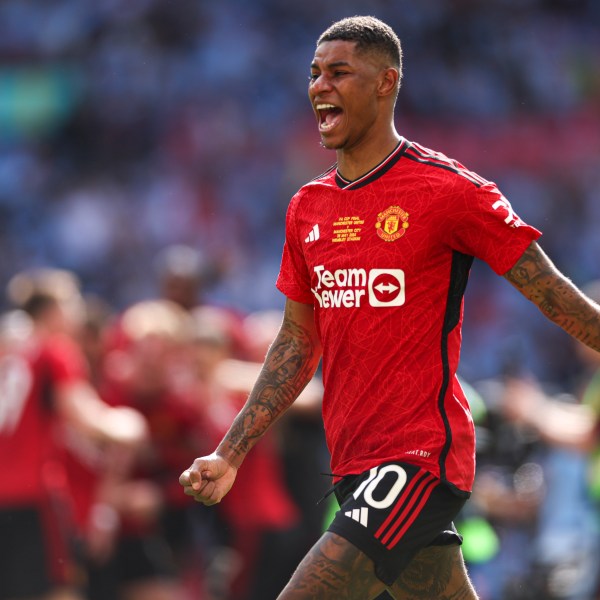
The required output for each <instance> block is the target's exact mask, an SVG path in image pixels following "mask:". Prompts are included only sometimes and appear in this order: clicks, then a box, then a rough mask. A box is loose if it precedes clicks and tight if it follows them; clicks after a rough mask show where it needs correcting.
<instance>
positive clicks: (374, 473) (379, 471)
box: [353, 465, 407, 508]
mask: <svg viewBox="0 0 600 600" xmlns="http://www.w3.org/2000/svg"><path fill="white" fill-rule="evenodd" d="M388 473H395V475H396V481H395V482H394V485H393V486H392V487H391V488H390V489H389V491H388V493H387V494H386V496H385V498H382V499H381V500H375V499H374V498H373V494H374V492H375V490H376V489H377V486H378V485H379V484H380V483H381V481H382V479H383V478H384V477H385V476H386V475H387V474H388ZM406 479H407V475H406V471H405V470H404V469H403V468H402V467H401V466H400V465H386V466H385V467H381V468H379V467H373V468H372V469H371V471H370V473H369V477H367V479H365V480H364V481H363V482H362V483H361V484H360V485H359V486H358V488H357V489H356V491H355V492H354V494H353V496H354V498H355V499H356V498H358V497H359V496H360V495H361V494H363V497H364V499H365V501H366V503H367V504H368V505H369V506H372V507H373V508H389V507H390V506H391V505H392V504H393V503H394V501H395V500H396V498H397V497H398V494H400V492H401V490H402V488H403V487H404V486H405V485H406ZM363 492H364V493H363Z"/></svg>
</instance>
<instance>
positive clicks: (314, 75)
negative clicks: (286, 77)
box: [308, 73, 319, 82]
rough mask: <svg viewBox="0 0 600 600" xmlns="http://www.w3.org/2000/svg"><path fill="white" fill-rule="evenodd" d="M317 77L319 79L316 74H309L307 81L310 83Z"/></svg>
mask: <svg viewBox="0 0 600 600" xmlns="http://www.w3.org/2000/svg"><path fill="white" fill-rule="evenodd" d="M318 77H319V74H318V73H311V74H310V75H309V76H308V80H309V81H311V82H312V81H315V80H316V79H317V78H318Z"/></svg>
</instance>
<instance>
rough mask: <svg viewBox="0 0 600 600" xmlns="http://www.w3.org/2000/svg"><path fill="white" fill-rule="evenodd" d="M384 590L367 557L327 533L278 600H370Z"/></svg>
mask: <svg viewBox="0 0 600 600" xmlns="http://www.w3.org/2000/svg"><path fill="white" fill-rule="evenodd" d="M385 589H386V588H385V584H384V583H383V582H382V581H380V580H379V579H378V578H377V577H376V576H375V569H374V566H373V562H372V561H371V559H370V558H368V557H367V556H366V555H365V554H364V553H363V552H361V551H360V550H359V549H358V548H356V547H355V546H354V545H352V544H351V543H350V542H348V541H347V540H346V539H344V538H342V537H340V536H339V535H337V534H335V533H331V532H326V533H324V534H323V536H322V537H321V538H320V539H319V541H318V542H317V543H316V544H315V545H314V546H313V547H312V549H311V550H310V551H309V552H308V554H307V555H306V556H305V557H304V559H303V560H302V562H301V563H300V565H299V566H298V568H297V569H296V571H295V572H294V574H293V575H292V578H291V580H290V581H289V583H288V584H287V586H286V587H285V589H284V590H283V591H282V592H281V594H280V595H279V596H278V600H340V598H344V599H345V600H372V599H373V598H376V597H377V596H378V595H379V594H380V593H381V592H383V591H384V590H385Z"/></svg>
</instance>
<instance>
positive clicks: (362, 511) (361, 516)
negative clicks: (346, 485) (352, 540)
mask: <svg viewBox="0 0 600 600" xmlns="http://www.w3.org/2000/svg"><path fill="white" fill-rule="evenodd" d="M344 515H345V516H346V517H350V518H351V519H352V520H353V521H356V522H357V523H360V524H361V525H362V526H363V527H366V526H367V522H368V519H369V509H368V508H365V507H364V506H361V508H354V509H352V510H349V511H347V512H345V513H344Z"/></svg>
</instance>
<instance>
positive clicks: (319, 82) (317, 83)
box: [309, 73, 331, 96]
mask: <svg viewBox="0 0 600 600" xmlns="http://www.w3.org/2000/svg"><path fill="white" fill-rule="evenodd" d="M329 90H331V80H330V79H329V77H327V76H326V75H324V74H322V73H321V75H317V76H316V77H315V79H312V80H311V82H310V85H309V91H310V93H311V94H312V95H313V96H317V95H318V94H321V93H323V92H328V91H329Z"/></svg>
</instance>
